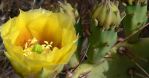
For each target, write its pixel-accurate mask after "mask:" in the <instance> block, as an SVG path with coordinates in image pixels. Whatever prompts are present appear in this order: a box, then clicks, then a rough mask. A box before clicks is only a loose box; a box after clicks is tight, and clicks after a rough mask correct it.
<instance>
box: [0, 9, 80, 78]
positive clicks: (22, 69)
mask: <svg viewBox="0 0 149 78" xmlns="http://www.w3.org/2000/svg"><path fill="white" fill-rule="evenodd" d="M1 36H2V39H3V43H4V45H5V47H6V50H7V52H5V54H6V56H7V57H8V58H9V60H10V62H11V64H12V65H13V67H14V68H15V70H16V72H17V73H19V74H20V75H21V76H23V77H33V78H47V77H48V78H49V77H50V78H53V76H55V75H56V73H58V72H59V71H60V70H61V68H62V67H63V65H64V64H67V62H68V61H69V59H70V57H71V56H72V54H73V53H74V52H75V50H76V47H77V35H76V31H75V28H74V20H73V19H72V18H70V16H69V14H67V13H64V12H57V13H54V12H51V11H47V10H44V9H34V10H30V11H27V12H23V11H20V14H19V16H17V17H14V18H12V19H10V20H9V21H8V22H6V23H5V24H4V25H2V29H1Z"/></svg>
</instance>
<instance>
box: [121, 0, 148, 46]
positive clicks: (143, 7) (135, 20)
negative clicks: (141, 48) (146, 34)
mask: <svg viewBox="0 0 149 78" xmlns="http://www.w3.org/2000/svg"><path fill="white" fill-rule="evenodd" d="M133 2H135V1H133ZM131 3H132V2H130V4H129V3H128V4H127V6H126V7H125V12H126V17H125V18H124V20H123V26H124V29H125V34H126V36H129V35H130V34H132V32H133V31H135V30H137V29H139V28H140V27H141V26H143V25H144V24H145V23H146V21H147V2H146V1H145V0H144V2H138V3H135V4H131ZM139 34H140V33H137V34H136V35H134V36H133V37H132V38H131V39H129V40H128V42H130V43H134V42H136V41H137V40H138V39H139V38H138V37H139Z"/></svg>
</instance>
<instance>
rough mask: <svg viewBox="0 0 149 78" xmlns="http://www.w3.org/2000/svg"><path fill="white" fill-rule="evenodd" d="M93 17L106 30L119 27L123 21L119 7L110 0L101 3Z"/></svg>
mask: <svg viewBox="0 0 149 78" xmlns="http://www.w3.org/2000/svg"><path fill="white" fill-rule="evenodd" d="M92 17H93V19H95V20H96V22H97V23H98V25H99V26H100V27H101V28H102V29H104V30H105V29H106V30H107V29H112V28H115V27H118V26H119V24H120V21H121V17H120V12H119V9H118V6H117V5H116V4H114V2H111V1H110V0H105V1H102V2H101V3H99V4H98V5H97V6H96V8H95V9H94V11H93V15H92Z"/></svg>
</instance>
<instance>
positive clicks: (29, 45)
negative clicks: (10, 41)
mask: <svg viewBox="0 0 149 78" xmlns="http://www.w3.org/2000/svg"><path fill="white" fill-rule="evenodd" d="M52 44H53V42H52V41H51V42H50V43H49V42H48V41H44V43H43V44H39V41H38V40H37V39H36V38H33V39H29V40H28V41H27V42H26V43H25V45H24V51H25V53H24V54H23V55H24V56H28V55H31V53H32V52H37V53H39V54H40V53H42V52H45V53H47V52H49V51H51V50H52V47H53V46H52Z"/></svg>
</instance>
